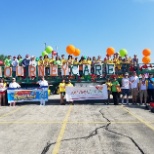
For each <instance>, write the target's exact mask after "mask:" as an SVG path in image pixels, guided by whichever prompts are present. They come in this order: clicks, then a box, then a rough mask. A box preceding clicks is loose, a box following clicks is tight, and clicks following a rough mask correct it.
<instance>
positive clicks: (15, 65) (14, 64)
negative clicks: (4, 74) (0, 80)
mask: <svg viewBox="0 0 154 154" xmlns="http://www.w3.org/2000/svg"><path fill="white" fill-rule="evenodd" d="M17 66H19V61H18V59H17V58H16V56H14V57H13V60H12V71H13V73H12V76H13V77H15V76H16V67H17Z"/></svg>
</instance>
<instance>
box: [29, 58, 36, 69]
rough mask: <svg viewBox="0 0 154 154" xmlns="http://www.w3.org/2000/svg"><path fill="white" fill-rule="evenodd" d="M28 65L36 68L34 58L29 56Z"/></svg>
mask: <svg viewBox="0 0 154 154" xmlns="http://www.w3.org/2000/svg"><path fill="white" fill-rule="evenodd" d="M29 65H30V66H34V67H36V65H37V62H36V60H35V56H31V58H30V61H29Z"/></svg>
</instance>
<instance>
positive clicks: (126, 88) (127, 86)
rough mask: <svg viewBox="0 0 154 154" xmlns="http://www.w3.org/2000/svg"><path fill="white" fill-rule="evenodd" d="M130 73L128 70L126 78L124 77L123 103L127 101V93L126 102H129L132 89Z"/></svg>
mask: <svg viewBox="0 0 154 154" xmlns="http://www.w3.org/2000/svg"><path fill="white" fill-rule="evenodd" d="M128 76H129V74H128V73H127V72H126V73H125V74H124V78H122V87H121V89H122V100H121V103H122V104H123V103H124V102H125V95H126V103H127V104H129V90H130V81H129V78H128Z"/></svg>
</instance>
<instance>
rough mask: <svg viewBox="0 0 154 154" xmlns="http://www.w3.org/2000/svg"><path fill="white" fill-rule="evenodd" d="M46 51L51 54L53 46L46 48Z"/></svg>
mask: <svg viewBox="0 0 154 154" xmlns="http://www.w3.org/2000/svg"><path fill="white" fill-rule="evenodd" d="M45 51H46V52H47V53H48V54H49V53H51V52H52V51H53V48H52V47H51V46H47V47H46V48H45Z"/></svg>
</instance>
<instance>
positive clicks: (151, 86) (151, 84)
mask: <svg viewBox="0 0 154 154" xmlns="http://www.w3.org/2000/svg"><path fill="white" fill-rule="evenodd" d="M152 82H153V83H152ZM148 89H154V78H150V79H148Z"/></svg>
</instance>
